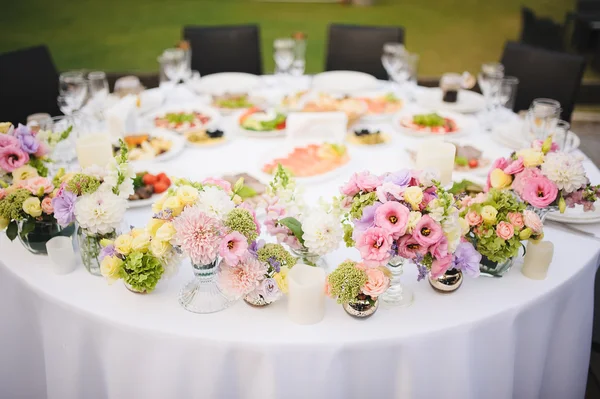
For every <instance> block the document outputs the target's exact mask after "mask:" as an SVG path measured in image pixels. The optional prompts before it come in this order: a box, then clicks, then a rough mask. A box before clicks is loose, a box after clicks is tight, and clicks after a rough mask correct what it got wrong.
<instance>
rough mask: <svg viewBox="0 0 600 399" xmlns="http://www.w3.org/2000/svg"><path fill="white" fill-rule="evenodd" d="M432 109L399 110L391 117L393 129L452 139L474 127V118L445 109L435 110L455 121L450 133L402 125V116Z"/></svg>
mask: <svg viewBox="0 0 600 399" xmlns="http://www.w3.org/2000/svg"><path fill="white" fill-rule="evenodd" d="M432 112H434V111H417V112H415V111H412V112H405V111H401V112H399V113H397V114H396V115H394V116H393V118H392V126H393V127H394V129H395V130H397V131H398V132H400V133H403V134H406V135H408V136H412V137H443V138H445V139H454V138H456V137H460V136H464V135H465V134H468V133H471V132H472V131H473V129H474V127H475V122H476V121H475V120H473V119H472V118H473V117H468V116H465V115H462V114H458V113H455V112H447V111H435V112H436V113H437V114H438V115H440V116H442V117H444V118H450V119H452V120H454V122H455V123H456V126H457V129H456V130H455V131H454V132H452V133H443V134H442V133H431V132H429V131H423V130H415V129H411V128H408V127H405V126H403V125H402V124H401V123H400V122H401V120H402V119H404V118H409V117H411V116H414V115H420V114H426V113H432Z"/></svg>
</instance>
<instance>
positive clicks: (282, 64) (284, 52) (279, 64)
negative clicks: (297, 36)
mask: <svg viewBox="0 0 600 399" xmlns="http://www.w3.org/2000/svg"><path fill="white" fill-rule="evenodd" d="M295 47H296V42H295V41H294V39H291V38H280V39H275V41H274V42H273V59H274V60H275V67H276V72H277V73H278V74H284V75H286V74H289V73H290V67H291V66H292V63H293V62H294V58H295Z"/></svg>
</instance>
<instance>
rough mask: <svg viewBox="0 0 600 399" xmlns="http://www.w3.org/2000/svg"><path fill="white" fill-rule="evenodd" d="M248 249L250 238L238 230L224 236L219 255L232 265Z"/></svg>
mask: <svg viewBox="0 0 600 399" xmlns="http://www.w3.org/2000/svg"><path fill="white" fill-rule="evenodd" d="M247 250H248V239H247V238H246V237H245V236H244V235H243V234H242V233H239V232H237V231H232V232H231V233H229V234H227V235H226V236H225V237H223V240H222V241H221V245H219V255H221V257H222V258H223V259H225V261H226V262H227V263H229V264H230V265H233V264H236V263H237V262H239V261H240V259H241V258H242V257H243V256H244V254H245V253H246V251H247Z"/></svg>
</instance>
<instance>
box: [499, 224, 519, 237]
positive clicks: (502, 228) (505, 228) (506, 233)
mask: <svg viewBox="0 0 600 399" xmlns="http://www.w3.org/2000/svg"><path fill="white" fill-rule="evenodd" d="M496 235H497V236H498V237H500V238H502V239H503V240H510V239H511V238H513V236H514V235H515V228H514V227H513V225H512V224H510V223H508V222H500V223H498V226H496Z"/></svg>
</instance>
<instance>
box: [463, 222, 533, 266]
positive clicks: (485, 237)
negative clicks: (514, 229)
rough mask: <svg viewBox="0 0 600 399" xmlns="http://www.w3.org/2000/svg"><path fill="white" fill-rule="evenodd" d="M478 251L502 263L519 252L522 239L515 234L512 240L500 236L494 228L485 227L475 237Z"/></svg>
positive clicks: (493, 260)
mask: <svg viewBox="0 0 600 399" xmlns="http://www.w3.org/2000/svg"><path fill="white" fill-rule="evenodd" d="M473 241H474V243H475V248H477V251H478V252H479V253H480V254H482V255H483V256H485V257H486V258H488V259H489V260H491V261H492V262H497V263H502V262H504V261H506V260H507V259H509V258H512V257H515V256H517V255H518V254H519V248H520V246H521V239H520V238H519V235H518V234H515V235H514V236H513V237H512V238H511V239H510V240H504V239H503V238H500V237H498V235H497V234H496V230H495V229H493V228H489V229H483V231H480V233H479V234H478V235H477V236H474V237H473Z"/></svg>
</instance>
